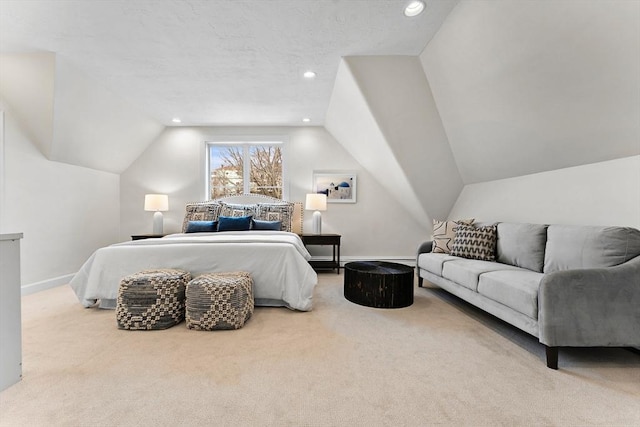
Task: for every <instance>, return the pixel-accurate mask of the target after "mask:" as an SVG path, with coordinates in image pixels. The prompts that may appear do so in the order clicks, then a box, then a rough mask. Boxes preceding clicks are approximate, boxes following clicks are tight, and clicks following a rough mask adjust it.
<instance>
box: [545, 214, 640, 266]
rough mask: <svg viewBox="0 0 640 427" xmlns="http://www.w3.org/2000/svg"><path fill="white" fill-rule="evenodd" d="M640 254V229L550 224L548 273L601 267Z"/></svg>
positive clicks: (546, 261) (546, 252) (619, 262)
mask: <svg viewBox="0 0 640 427" xmlns="http://www.w3.org/2000/svg"><path fill="white" fill-rule="evenodd" d="M638 255H640V230H637V229H635V228H631V227H587V226H570V225H550V226H549V228H547V246H546V249H545V255H544V272H545V273H551V272H553V271H561V270H571V269H576V268H601V267H612V266H614V265H618V264H622V263H624V262H627V261H628V260H630V259H632V258H635V257H636V256H638Z"/></svg>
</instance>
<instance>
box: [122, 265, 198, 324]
mask: <svg viewBox="0 0 640 427" xmlns="http://www.w3.org/2000/svg"><path fill="white" fill-rule="evenodd" d="M189 280H191V274H190V273H189V272H187V271H183V270H173V269H161V270H144V271H141V272H139V273H135V274H132V275H130V276H126V277H124V278H123V279H122V280H121V281H120V288H119V289H118V299H117V302H116V320H117V322H118V329H130V330H149V329H167V328H170V327H172V326H174V325H177V324H178V323H180V322H182V320H183V319H184V297H185V296H184V293H185V288H186V286H187V283H189Z"/></svg>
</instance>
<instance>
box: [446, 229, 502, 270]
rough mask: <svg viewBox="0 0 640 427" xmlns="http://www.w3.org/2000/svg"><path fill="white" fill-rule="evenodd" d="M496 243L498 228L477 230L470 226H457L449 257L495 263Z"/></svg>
mask: <svg viewBox="0 0 640 427" xmlns="http://www.w3.org/2000/svg"><path fill="white" fill-rule="evenodd" d="M497 241H498V226H496V225H487V226H486V227H478V228H476V227H474V226H472V225H459V226H457V227H456V237H455V238H454V239H453V245H451V255H454V256H459V257H463V258H471V259H479V260H483V261H495V260H496V242H497Z"/></svg>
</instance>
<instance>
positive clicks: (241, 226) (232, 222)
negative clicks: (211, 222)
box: [218, 215, 252, 231]
mask: <svg viewBox="0 0 640 427" xmlns="http://www.w3.org/2000/svg"><path fill="white" fill-rule="evenodd" d="M251 218H252V217H251V215H249V216H221V217H219V218H218V231H244V230H250V229H251Z"/></svg>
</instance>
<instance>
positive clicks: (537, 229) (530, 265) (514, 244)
mask: <svg viewBox="0 0 640 427" xmlns="http://www.w3.org/2000/svg"><path fill="white" fill-rule="evenodd" d="M546 243H547V226H546V225H544V224H517V223H512V222H501V223H499V224H498V242H497V244H496V255H497V261H498V262H501V263H503V264H509V265H515V266H516V267H522V268H526V269H527V270H532V271H537V272H538V273H542V268H543V267H544V248H545V245H546Z"/></svg>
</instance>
